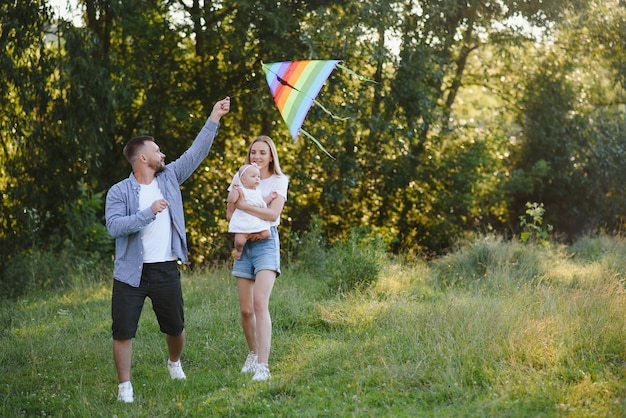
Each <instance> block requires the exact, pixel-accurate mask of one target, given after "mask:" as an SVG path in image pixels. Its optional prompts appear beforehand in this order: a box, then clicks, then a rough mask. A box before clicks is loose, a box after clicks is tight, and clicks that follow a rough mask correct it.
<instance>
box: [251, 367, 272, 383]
mask: <svg viewBox="0 0 626 418" xmlns="http://www.w3.org/2000/svg"><path fill="white" fill-rule="evenodd" d="M270 377H272V375H271V374H270V369H269V368H268V367H267V364H263V363H257V366H256V371H255V372H254V376H252V381H253V382H264V381H266V380H269V378H270Z"/></svg>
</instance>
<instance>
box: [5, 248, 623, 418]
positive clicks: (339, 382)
mask: <svg viewBox="0 0 626 418" xmlns="http://www.w3.org/2000/svg"><path fill="white" fill-rule="evenodd" d="M283 273H284V274H283V276H281V277H280V278H279V279H278V282H277V285H276V287H275V290H274V294H273V296H272V301H271V311H272V315H273V319H274V339H273V344H272V353H271V357H270V366H271V370H272V379H271V380H270V381H269V382H267V383H256V384H254V383H251V382H250V376H249V375H241V374H240V373H239V369H240V368H241V365H242V363H243V360H244V358H245V355H246V345H245V342H244V338H243V334H242V332H241V329H240V325H239V315H238V305H237V296H236V288H235V282H234V281H233V279H232V278H231V277H230V274H229V270H228V268H227V267H224V268H215V269H211V270H206V271H197V272H189V271H185V272H184V273H183V289H184V292H185V304H186V305H185V312H186V322H187V337H188V339H187V346H186V349H185V353H184V355H183V366H184V368H185V371H186V373H187V376H188V379H187V381H184V382H181V381H171V380H170V379H169V375H168V372H167V370H166V367H165V364H166V359H167V357H166V356H167V353H166V347H165V341H164V338H163V336H162V335H161V334H160V333H159V331H158V326H157V324H156V320H155V318H154V313H153V312H152V309H151V305H150V302H149V301H147V302H146V306H145V308H144V312H143V315H142V318H141V321H140V325H139V333H138V336H137V338H136V339H135V341H134V353H133V366H132V381H133V386H134V389H135V403H134V404H132V405H126V404H121V403H119V402H117V401H116V395H117V381H116V375H115V369H114V366H113V360H112V354H111V338H110V283H105V284H103V283H95V284H89V283H90V277H85V278H84V280H83V281H82V282H80V283H79V284H76V285H74V288H73V289H72V290H65V291H54V292H48V293H45V294H43V293H42V294H32V293H31V294H29V295H28V296H27V297H22V298H20V299H19V300H5V301H3V302H2V306H1V308H0V346H1V351H0V370H1V376H2V379H1V381H0V385H1V388H2V389H1V390H0V415H1V416H55V417H64V416H68V417H73V416H80V417H83V416H98V417H99V416H116V417H131V416H132V417H176V416H181V417H182V416H200V417H208V416H225V417H229V416H232V417H241V416H251V417H255V416H278V417H296V416H297V417H335V416H341V417H353V416H359V417H361V416H365V417H383V416H384V417H405V416H406V417H409V416H411V417H413V416H420V417H421V416H423V417H441V416H453V417H484V416H492V417H589V416H600V417H614V416H624V415H625V414H626V368H625V363H626V293H625V291H624V280H625V276H624V275H625V274H626V243H625V242H624V241H623V240H621V239H618V238H606V237H602V238H585V239H582V240H580V241H578V242H577V243H575V244H574V245H572V246H570V247H559V246H555V245H553V246H551V247H549V248H543V247H535V246H531V245H523V244H520V243H509V242H503V241H501V240H499V239H496V238H489V237H485V238H480V239H477V240H476V241H475V242H472V243H468V244H467V245H465V246H462V247H459V248H458V249H457V250H456V251H454V252H453V253H452V254H450V255H448V256H445V257H441V258H439V259H437V260H433V261H430V262H425V261H420V260H417V261H416V260H403V261H400V260H394V261H387V262H386V264H385V265H384V266H383V268H382V269H381V272H380V275H379V279H378V281H377V282H375V283H374V284H373V285H372V286H371V287H370V288H367V289H365V290H362V289H361V290H359V291H355V292H352V293H347V294H344V295H342V296H331V295H335V294H334V293H332V292H328V284H329V283H331V282H332V280H330V279H327V278H325V277H324V276H320V275H319V274H315V264H310V265H305V266H302V265H292V266H288V267H287V268H285V270H284V272H283ZM98 274H99V275H102V272H98Z"/></svg>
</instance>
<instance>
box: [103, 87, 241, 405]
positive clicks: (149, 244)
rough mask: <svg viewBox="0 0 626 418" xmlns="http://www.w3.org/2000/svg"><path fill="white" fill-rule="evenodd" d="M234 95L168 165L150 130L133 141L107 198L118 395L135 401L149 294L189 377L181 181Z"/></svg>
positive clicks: (175, 372)
mask: <svg viewBox="0 0 626 418" xmlns="http://www.w3.org/2000/svg"><path fill="white" fill-rule="evenodd" d="M229 110H230V98H228V97H226V98H225V99H223V100H221V101H219V102H217V103H216V104H215V105H214V106H213V110H212V111H211V115H210V116H209V118H208V119H207V121H206V123H205V124H204V127H203V128H202V130H201V131H200V133H199V134H198V136H197V137H196V139H195V140H194V142H193V144H192V145H191V147H189V149H188V150H187V151H185V153H184V154H183V155H182V156H181V157H180V158H179V159H178V160H176V161H174V162H172V163H170V164H167V165H165V154H163V153H162V152H161V150H160V149H159V146H158V145H157V144H156V143H155V142H154V138H152V137H149V136H139V137H136V138H133V139H131V140H130V141H128V143H127V144H126V146H125V147H124V156H125V157H126V159H127V160H128V162H129V163H130V165H131V166H132V173H131V174H130V176H129V177H128V178H127V179H124V180H122V181H120V182H119V183H117V184H115V185H114V186H113V187H111V189H110V190H109V192H108V193H107V198H106V207H105V212H106V213H105V215H106V226H107V229H108V231H109V233H110V234H111V236H112V237H113V238H115V266H114V272H113V275H114V280H113V292H112V297H111V316H112V319H113V325H112V334H113V359H114V361H115V367H116V369H117V377H118V380H119V386H118V397H117V398H118V400H120V401H122V402H127V403H130V402H133V400H134V397H133V387H132V385H131V383H130V364H131V357H132V339H133V338H134V337H135V334H136V331H137V325H138V322H139V317H140V315H141V310H142V308H143V304H144V301H145V298H146V297H149V298H150V299H151V300H152V306H153V309H154V312H155V314H156V317H157V320H158V322H159V327H160V330H161V332H163V333H164V334H165V335H166V338H165V339H166V342H167V350H168V354H169V360H168V364H167V367H168V370H169V373H170V377H171V378H172V379H185V378H186V376H185V373H184V371H183V368H182V366H181V363H180V357H181V355H182V352H183V347H184V345H185V329H184V322H185V319H184V314H183V297H182V290H181V285H180V272H179V270H178V264H177V263H178V260H180V261H181V262H183V263H187V238H186V232H185V219H184V212H183V203H182V195H181V191H180V185H181V184H182V183H183V182H184V181H185V180H187V178H189V176H191V174H192V173H193V172H194V171H195V170H196V168H198V166H199V165H200V163H201V162H202V160H204V158H206V156H207V155H208V153H209V150H210V149H211V145H212V144H213V140H214V138H215V136H216V134H217V130H218V128H219V121H220V119H221V117H222V116H224V115H226V114H227V113H228V112H229Z"/></svg>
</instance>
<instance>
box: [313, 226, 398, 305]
mask: <svg viewBox="0 0 626 418" xmlns="http://www.w3.org/2000/svg"><path fill="white" fill-rule="evenodd" d="M385 260H386V254H385V246H384V244H383V243H382V242H381V239H380V237H378V236H377V235H372V232H371V230H369V229H367V228H354V229H352V230H351V231H350V235H349V236H348V238H346V239H344V240H341V241H339V242H337V243H336V244H335V245H334V246H333V248H332V249H331V250H330V251H329V252H328V255H327V257H326V260H325V263H324V264H325V270H326V271H328V272H329V283H328V289H329V292H330V293H331V294H337V295H342V294H345V293H349V292H351V291H355V290H363V289H365V288H367V287H369V286H370V285H371V284H372V283H375V282H376V281H377V280H378V275H379V273H380V271H381V269H382V266H383V265H384V262H385Z"/></svg>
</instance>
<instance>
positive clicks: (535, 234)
mask: <svg viewBox="0 0 626 418" xmlns="http://www.w3.org/2000/svg"><path fill="white" fill-rule="evenodd" d="M545 212H546V210H545V209H544V207H543V203H537V202H533V203H530V202H526V214H525V215H522V216H520V217H519V220H520V227H521V228H522V233H521V234H520V239H521V241H522V242H530V243H533V244H536V245H542V246H548V245H549V244H550V242H549V241H548V238H549V234H550V232H551V231H552V225H550V224H546V225H545V226H544V225H543V218H544V214H545Z"/></svg>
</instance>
